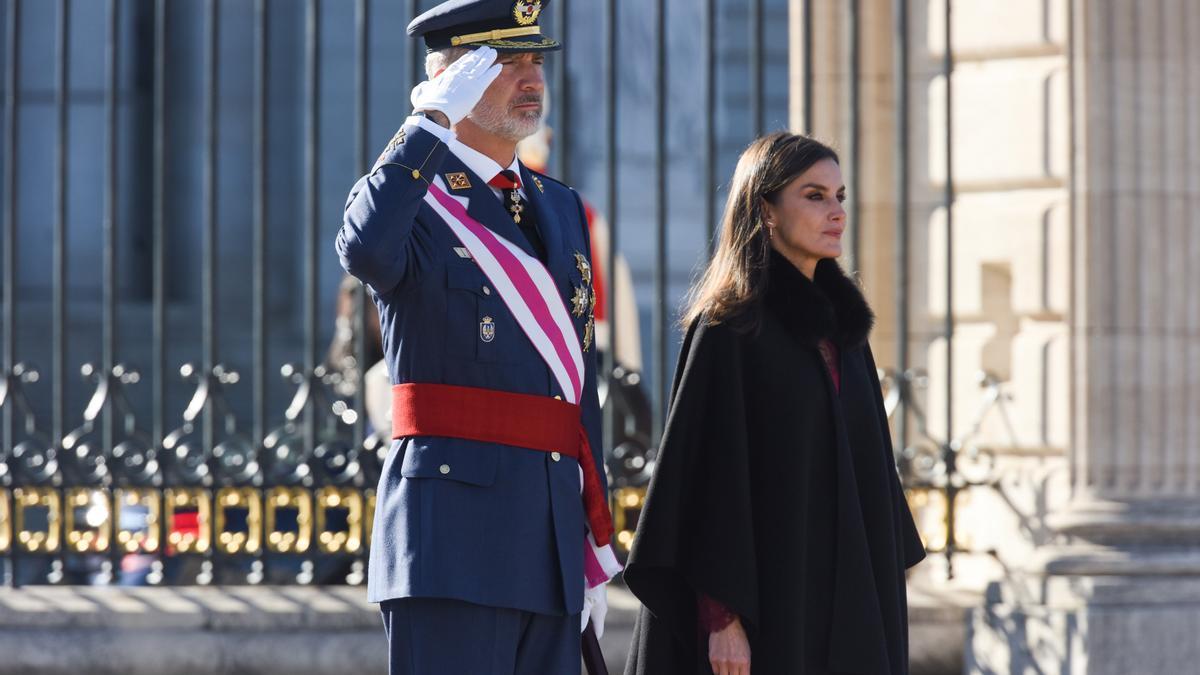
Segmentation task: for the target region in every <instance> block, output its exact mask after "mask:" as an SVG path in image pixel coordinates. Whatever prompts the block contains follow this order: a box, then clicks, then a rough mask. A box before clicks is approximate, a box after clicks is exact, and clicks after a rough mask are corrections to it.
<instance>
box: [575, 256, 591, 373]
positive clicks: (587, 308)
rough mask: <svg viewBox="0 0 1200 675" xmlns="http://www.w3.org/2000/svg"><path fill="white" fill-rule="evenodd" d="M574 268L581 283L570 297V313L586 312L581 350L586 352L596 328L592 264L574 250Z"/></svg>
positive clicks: (579, 315) (582, 313)
mask: <svg viewBox="0 0 1200 675" xmlns="http://www.w3.org/2000/svg"><path fill="white" fill-rule="evenodd" d="M575 268H576V269H578V270H579V276H580V277H581V279H582V280H583V285H581V286H579V287H578V288H576V289H575V295H574V296H572V298H571V313H572V314H574V315H575V316H577V317H582V316H583V315H584V313H586V314H587V323H585V324H584V326H583V351H585V352H586V351H587V350H588V349H589V348H590V347H591V346H592V338H593V334H594V333H595V330H596V290H595V289H594V288H593V287H592V266H591V265H589V264H588V261H587V257H586V256H584V255H583V254H582V253H580V252H579V251H576V252H575Z"/></svg>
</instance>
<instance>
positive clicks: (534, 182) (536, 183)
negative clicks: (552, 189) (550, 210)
mask: <svg viewBox="0 0 1200 675" xmlns="http://www.w3.org/2000/svg"><path fill="white" fill-rule="evenodd" d="M533 184H534V185H536V186H537V189H538V192H545V191H546V188H544V187H542V181H540V180H538V177H537V176H534V177H533Z"/></svg>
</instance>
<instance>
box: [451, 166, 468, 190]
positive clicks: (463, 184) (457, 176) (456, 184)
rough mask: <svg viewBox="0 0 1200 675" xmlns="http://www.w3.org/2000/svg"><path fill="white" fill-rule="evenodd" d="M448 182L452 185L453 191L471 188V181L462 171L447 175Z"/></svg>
mask: <svg viewBox="0 0 1200 675" xmlns="http://www.w3.org/2000/svg"><path fill="white" fill-rule="evenodd" d="M446 182H447V183H449V184H450V189H451V190H467V189H469V188H470V187H471V181H469V180H467V174H465V173H462V172H461V171H457V172H455V173H448V174H446Z"/></svg>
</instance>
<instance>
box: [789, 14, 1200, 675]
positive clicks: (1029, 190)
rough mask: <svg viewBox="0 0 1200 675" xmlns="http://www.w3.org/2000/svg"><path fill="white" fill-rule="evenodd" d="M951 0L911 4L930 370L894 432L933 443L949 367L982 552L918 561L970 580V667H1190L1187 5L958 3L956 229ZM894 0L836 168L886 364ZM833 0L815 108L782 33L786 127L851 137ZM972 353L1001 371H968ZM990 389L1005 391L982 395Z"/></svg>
mask: <svg viewBox="0 0 1200 675" xmlns="http://www.w3.org/2000/svg"><path fill="white" fill-rule="evenodd" d="M945 1H946V0H911V1H910V2H908V3H907V4H908V6H909V8H908V9H909V14H908V17H909V18H908V24H909V25H908V52H907V53H908V58H909V73H908V78H907V92H908V99H909V101H908V111H909V122H910V125H909V130H908V139H909V147H910V151H911V152H910V155H909V158H908V162H907V167H908V172H909V180H908V185H909V189H908V191H907V202H908V204H907V209H908V210H907V214H908V227H909V237H908V242H909V248H910V254H909V259H908V261H907V265H906V266H905V267H906V268H907V270H908V289H909V290H908V293H907V295H906V303H907V311H908V315H909V330H908V351H907V353H908V360H909V366H910V367H913V368H919V369H922V370H923V371H925V372H926V373H927V374H928V379H927V386H925V387H923V388H918V390H917V392H916V396H915V400H916V402H917V403H918V404H919V406H920V408H921V409H922V410H923V411H924V415H923V416H918V415H913V414H910V416H909V433H908V436H909V441H910V443H913V444H915V445H919V444H921V443H926V444H928V445H930V446H932V447H936V446H937V444H939V443H941V442H942V441H944V439H945V437H946V435H947V433H946V428H947V422H946V408H947V406H946V396H947V390H948V387H947V383H948V382H949V383H950V385H951V387H950V389H951V390H952V394H951V396H952V399H951V400H952V401H953V407H952V415H953V425H952V434H951V436H952V438H955V439H958V440H959V441H960V442H961V444H962V448H963V452H964V453H967V454H970V453H971V452H975V451H978V452H981V453H983V454H981V455H980V457H988V456H994V457H995V467H994V469H993V471H992V472H991V475H992V477H993V478H994V479H995V480H994V481H992V484H991V485H988V486H981V487H975V488H970V489H968V490H966V491H965V492H963V493H962V494H961V495H960V497H959V498H958V504H957V506H958V508H957V510H956V516H957V519H958V524H957V525H958V526H957V528H956V530H957V536H956V541H957V542H958V543H959V544H960V545H962V546H964V547H965V548H968V549H970V550H971V551H973V553H968V554H963V555H960V556H956V557H955V561H954V569H953V571H954V578H953V579H951V580H947V571H948V570H947V566H946V564H945V558H944V556H933V557H932V558H931V560H930V562H927V563H925V564H924V565H923V566H922V567H920V568H918V569H917V570H916V571H915V573H914V583H917V582H921V583H929V584H934V585H937V584H941V585H944V586H948V587H956V588H972V589H975V590H977V591H980V592H982V593H983V595H982V599H981V601H980V607H979V608H978V609H976V610H975V611H974V612H973V613H972V614H971V618H970V619H969V621H968V632H967V660H968V669H969V671H970V672H981V673H988V672H1002V671H1003V672H1025V670H1026V669H1031V668H1036V669H1037V670H1038V671H1039V672H1071V673H1129V672H1147V673H1149V672H1156V673H1157V672H1164V673H1166V672H1190V669H1188V668H1186V667H1183V665H1182V664H1186V663H1189V662H1193V661H1195V659H1196V658H1197V657H1200V644H1197V641H1196V640H1194V636H1195V635H1196V634H1197V632H1198V630H1200V534H1197V533H1198V532H1200V528H1197V527H1196V518H1197V514H1198V513H1200V507H1198V506H1197V504H1198V503H1200V502H1198V500H1197V499H1196V496H1197V494H1198V492H1200V440H1198V436H1197V433H1196V432H1197V430H1198V429H1197V424H1198V422H1197V419H1198V418H1200V415H1198V414H1197V412H1198V411H1197V401H1198V398H1200V351H1198V349H1197V348H1198V347H1200V325H1198V324H1200V300H1197V296H1196V295H1195V294H1194V292H1193V291H1192V290H1191V289H1193V288H1196V287H1197V286H1198V284H1197V281H1200V280H1198V279H1197V276H1198V275H1200V231H1198V229H1200V228H1198V226H1197V221H1196V219H1195V217H1194V216H1193V215H1192V214H1193V213H1194V211H1195V207H1196V205H1197V203H1196V202H1197V199H1198V197H1200V166H1198V165H1197V163H1198V161H1200V116H1197V114H1196V112H1197V110H1198V109H1200V108H1198V104H1200V81H1198V79H1200V49H1197V48H1196V47H1195V46H1194V38H1195V36H1197V35H1200V6H1197V5H1196V4H1195V3H1194V2H1188V1H1187V0H1153V1H1150V2H1133V1H1132V0H1011V1H1008V2H1003V3H994V2H979V1H966V0H959V1H957V2H954V1H953V0H950V1H951V2H952V6H951V8H950V10H951V11H950V17H951V18H950V22H951V23H950V31H949V32H950V35H951V38H950V39H951V42H950V44H951V54H952V56H953V75H952V79H951V81H950V87H949V89H950V93H949V96H950V106H949V111H950V115H951V118H950V121H951V124H950V127H951V129H952V132H951V133H950V138H949V144H950V145H949V148H950V150H951V154H952V157H953V162H952V168H951V174H950V176H951V180H952V183H951V184H952V186H953V193H954V198H953V203H952V207H951V208H952V211H950V215H951V220H952V225H951V227H952V232H953V237H952V242H953V246H952V250H951V251H948V250H947V244H946V241H947V240H946V236H947V225H946V223H947V203H946V199H945V190H944V188H945V184H946V180H947V170H946V152H947V138H946V136H947V134H946V128H947V118H946V110H947V106H946V97H947V80H946V72H945V68H944V63H943V54H944V51H945V49H946V39H945V38H946V36H945V34H946V30H945V29H946V24H945V20H946V7H945V4H944V3H945ZM898 4H900V3H897V2H893V1H892V0H862V1H861V2H860V3H859V16H860V21H861V24H860V25H861V28H860V30H861V43H860V44H861V52H860V58H861V70H860V74H859V80H858V82H859V87H860V92H861V93H860V96H861V108H860V121H859V125H860V127H859V128H860V130H861V133H860V135H859V148H860V150H859V152H860V156H859V162H858V165H857V166H848V167H846V168H847V170H848V171H847V173H848V174H849V172H854V171H858V172H859V176H860V177H859V180H860V181H861V182H860V197H861V200H862V202H861V207H860V209H859V213H857V214H852V218H853V221H854V222H853V223H852V227H855V226H856V227H857V232H858V236H859V238H860V239H859V250H860V254H859V256H858V258H857V263H858V264H857V268H858V269H859V270H860V271H861V275H862V279H863V282H864V284H865V286H866V288H867V291H868V294H869V297H870V298H871V299H872V302H873V305H874V306H875V308H876V310H877V313H878V314H879V326H878V328H877V330H876V333H875V339H874V341H875V349H876V353H877V355H878V357H879V360H880V366H881V367H883V368H889V367H892V366H894V364H896V363H897V362H898V345H899V340H898V335H897V316H898V310H899V308H900V307H901V306H902V305H901V303H900V302H899V300H898V299H897V297H896V279H897V275H896V272H897V265H898V263H897V258H896V251H897V234H896V232H897V227H898V218H897V208H898V205H899V204H900V203H901V201H902V200H900V199H898V198H897V194H898V191H897V170H898V169H897V167H898V163H897V160H896V154H895V153H896V149H897V147H898V143H897V141H898V136H897V131H896V129H897V127H896V119H897V112H898V108H897V101H898V96H897V88H896V86H895V82H896V80H895V78H896V75H895V73H896V72H897V69H896V66H895V61H896V58H895V57H896V45H897V39H898V38H897V36H898V35H899V32H898V31H897V27H898V24H897V22H896V19H895V17H896V14H895V8H896V5H898ZM847 5H848V3H843V2H834V1H832V0H814V2H813V16H814V22H815V23H814V30H813V31H812V34H813V35H814V36H815V37H814V42H813V44H812V54H813V56H812V59H813V60H812V71H813V73H814V75H815V77H814V84H813V87H812V89H811V96H812V100H811V104H810V105H811V108H812V110H813V119H812V120H811V123H810V124H807V125H806V124H805V120H804V119H803V112H802V111H803V110H804V109H805V107H806V106H805V105H804V103H805V102H804V87H803V86H802V75H801V73H802V72H803V54H804V51H805V50H804V49H803V48H802V47H803V45H802V42H801V41H800V39H799V38H798V37H797V36H799V35H800V32H799V31H798V30H794V31H793V39H792V40H791V44H792V49H793V70H792V72H793V77H792V87H791V90H792V103H793V105H792V110H793V126H794V127H795V128H804V127H806V126H807V127H808V128H810V129H811V130H812V131H813V132H814V133H815V134H816V135H817V136H819V137H822V138H825V139H829V140H833V141H834V142H835V143H837V144H838V145H840V146H842V147H843V148H844V147H845V146H846V145H847V142H846V141H847V139H848V129H849V125H850V121H849V120H850V110H849V107H848V101H849V97H848V69H847V58H846V56H845V54H846V49H847V42H846V40H847V36H848V34H849V33H848V30H847V19H848V16H849V15H848V9H847ZM801 6H802V3H800V2H798V1H794V2H793V13H792V20H793V28H794V29H795V28H797V27H798V25H799V23H798V22H799V16H800V8H801ZM948 264H949V265H952V268H951V269H952V274H951V275H950V278H951V279H952V283H953V286H952V288H953V305H952V306H951V307H949V308H947V304H946V283H947V281H946V280H947V265H948ZM947 311H949V312H951V314H952V316H953V319H954V332H953V339H952V341H951V344H952V347H951V350H952V351H951V356H952V359H951V362H952V366H951V368H950V369H949V371H948V370H947V354H946V344H947V341H946V339H945V336H944V323H945V318H946V313H947ZM981 372H986V373H990V374H991V375H993V376H994V381H998V382H1000V383H1002V384H1000V385H999V386H998V388H993V389H991V390H989V389H987V388H981V386H980V384H979V382H980V373H981ZM997 393H998V394H999V395H1000V398H1001V403H1002V405H999V406H996V405H993V406H991V407H990V408H985V406H986V404H987V402H988V400H989V399H988V398H987V397H988V396H989V395H996V394H997ZM981 409H985V410H986V412H984V413H983V414H982V415H981V412H980V411H981ZM895 421H896V420H893V422H895ZM922 423H923V424H922ZM976 425H978V428H977V429H976ZM922 429H928V431H929V436H931V438H929V439H925V438H924V436H923V435H922V433H921V431H922ZM981 466H982V468H987V467H986V466H983V465H982V464H981V463H978V462H977V463H976V464H974V465H971V466H969V467H968V468H975V469H979V468H981ZM976 473H977V475H982V474H983V473H985V472H979V471H977V472H976ZM912 502H913V505H914V507H915V509H916V511H917V513H918V518H919V519H920V520H921V525H922V529H923V531H924V534H925V536H926V539H927V544H928V545H929V546H931V547H933V548H940V547H941V546H942V545H944V542H945V539H946V532H945V527H944V523H943V514H944V511H945V500H944V499H943V498H941V497H940V495H939V494H937V493H935V492H933V493H925V492H920V491H917V492H914V493H913V495H912ZM1188 636H1190V637H1188Z"/></svg>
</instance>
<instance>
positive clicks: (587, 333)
mask: <svg viewBox="0 0 1200 675" xmlns="http://www.w3.org/2000/svg"><path fill="white" fill-rule="evenodd" d="M595 330H596V321H595V319H594V318H592V317H591V316H589V317H588V322H587V325H585V326H584V327H583V351H585V352H586V351H587V350H588V348H590V347H591V346H592V333H593V332H594V331H595Z"/></svg>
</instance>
